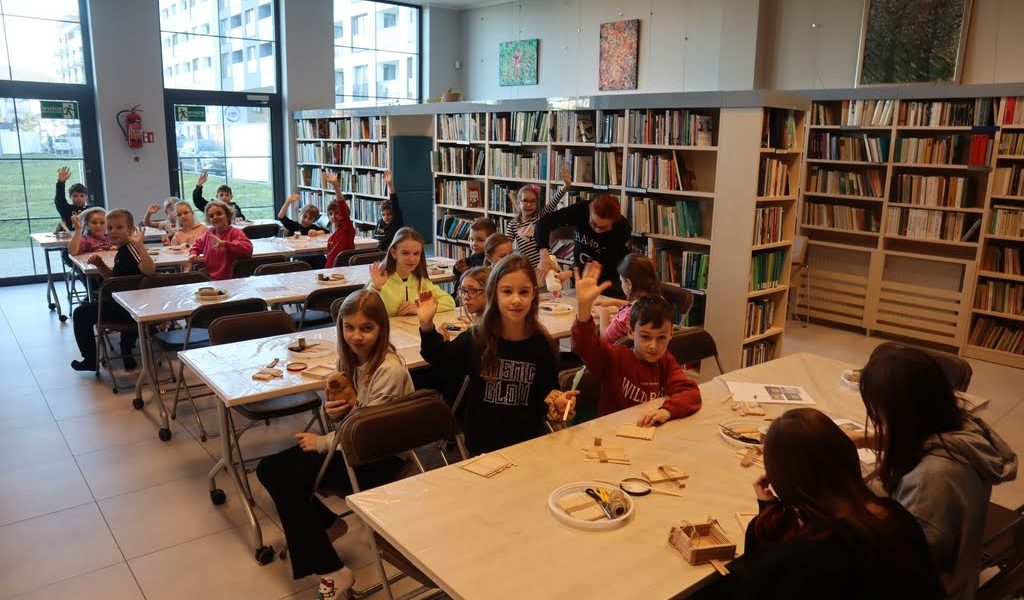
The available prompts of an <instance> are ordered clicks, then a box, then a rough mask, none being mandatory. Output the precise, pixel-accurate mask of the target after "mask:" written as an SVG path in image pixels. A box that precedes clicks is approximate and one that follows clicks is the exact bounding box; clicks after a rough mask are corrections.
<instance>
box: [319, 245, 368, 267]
mask: <svg viewBox="0 0 1024 600" xmlns="http://www.w3.org/2000/svg"><path fill="white" fill-rule="evenodd" d="M367 252H376V250H373V249H371V248H353V249H352V250H342V251H341V252H339V253H338V255H337V256H335V257H334V264H333V265H330V266H332V267H347V266H348V261H349V259H351V258H352V257H353V256H355V255H357V254H366V253H367Z"/></svg>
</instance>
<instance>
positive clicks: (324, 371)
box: [301, 346, 336, 379]
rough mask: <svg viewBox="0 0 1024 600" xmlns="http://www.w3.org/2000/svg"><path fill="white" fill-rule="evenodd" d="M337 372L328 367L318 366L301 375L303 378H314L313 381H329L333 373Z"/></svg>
mask: <svg viewBox="0 0 1024 600" xmlns="http://www.w3.org/2000/svg"><path fill="white" fill-rule="evenodd" d="M307 347H308V346H307ZM335 372H336V371H335V370H334V369H332V368H330V367H328V366H324V365H317V366H315V367H310V368H308V369H306V370H305V371H303V372H302V373H301V375H302V376H303V377H312V378H313V379H327V378H328V377H330V376H331V374H332V373H335Z"/></svg>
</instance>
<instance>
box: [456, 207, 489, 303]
mask: <svg viewBox="0 0 1024 600" xmlns="http://www.w3.org/2000/svg"><path fill="white" fill-rule="evenodd" d="M497 232H498V227H497V226H496V225H495V224H494V221H492V220H490V219H488V218H487V217H480V218H479V219H476V220H475V221H473V222H472V223H470V225H469V252H470V254H469V256H468V257H467V258H460V259H459V260H457V261H455V266H454V267H452V275H454V276H455V289H454V291H452V295H453V296H455V297H458V296H459V282H461V281H462V274H463V273H465V272H466V271H468V270H470V269H472V268H473V267H482V266H484V260H485V259H486V255H485V254H484V246H485V245H486V244H487V238H489V237H491V236H492V235H494V234H495V233H497Z"/></svg>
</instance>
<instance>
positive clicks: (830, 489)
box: [708, 408, 943, 600]
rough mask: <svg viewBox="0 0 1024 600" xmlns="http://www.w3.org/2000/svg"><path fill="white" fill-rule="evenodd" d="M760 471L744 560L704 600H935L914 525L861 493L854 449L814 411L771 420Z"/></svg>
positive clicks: (933, 580) (933, 578)
mask: <svg viewBox="0 0 1024 600" xmlns="http://www.w3.org/2000/svg"><path fill="white" fill-rule="evenodd" d="M764 466H765V472H766V474H765V475H762V476H761V477H760V478H758V480H757V481H756V482H755V483H754V494H755V496H756V497H757V501H758V505H759V506H760V512H759V513H758V515H757V516H756V517H755V518H754V519H753V520H752V521H751V522H750V525H748V526H747V534H746V544H745V550H744V556H743V558H742V559H740V560H739V561H736V562H734V563H733V564H732V565H730V567H731V570H732V571H733V574H732V575H730V576H729V577H727V578H726V579H724V580H722V581H721V584H720V585H718V586H716V588H717V589H715V590H714V591H715V592H716V593H715V594H708V595H709V596H711V595H713V596H722V597H732V598H757V599H758V600H762V599H766V598H767V599H771V598H779V599H782V598H786V599H788V598H839V599H846V598H849V599H854V598H857V599H859V598H922V599H924V598H928V599H931V598H941V597H943V592H942V587H941V585H940V584H939V580H938V574H937V573H936V571H935V567H934V566H933V565H932V563H931V560H930V557H929V556H928V546H927V543H926V542H925V539H924V536H923V535H922V534H921V530H920V528H919V527H918V526H917V523H916V522H915V521H914V518H913V517H912V516H911V515H910V514H909V513H908V512H907V511H906V510H905V509H904V508H903V507H902V506H900V505H899V503H897V502H894V501H893V500H890V499H888V498H879V497H878V496H876V495H875V494H874V493H872V492H871V490H869V489H868V487H867V486H866V485H865V484H864V480H863V478H862V477H861V471H860V460H859V459H858V458H857V450H856V448H855V447H854V445H853V443H851V442H850V440H849V439H848V438H847V437H846V436H845V435H844V434H843V432H842V430H841V429H839V427H838V426H837V425H836V424H835V423H834V422H833V421H832V419H830V418H829V417H827V416H825V415H824V414H823V413H821V412H820V411H818V410H815V409H813V408H795V409H793V410H790V411H787V412H786V413H784V414H783V415H782V416H781V417H779V418H778V419H775V421H773V422H772V424H771V427H769V428H768V434H767V436H766V437H765V444H764ZM769 484H770V485H771V488H772V489H774V493H772V489H770V488H769ZM730 592H731V593H730Z"/></svg>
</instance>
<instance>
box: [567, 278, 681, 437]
mask: <svg viewBox="0 0 1024 600" xmlns="http://www.w3.org/2000/svg"><path fill="white" fill-rule="evenodd" d="M600 276H601V265H600V264H599V263H596V262H592V263H588V264H587V265H586V266H585V267H584V268H583V276H582V277H581V276H580V274H579V271H578V270H577V272H576V299H577V302H578V303H579V306H578V310H577V312H576V320H575V321H574V322H573V324H572V351H573V352H575V353H576V354H578V355H579V356H580V358H582V359H583V362H584V364H586V366H587V369H589V370H590V372H591V373H594V374H595V375H596V376H597V377H599V378H600V380H601V399H600V401H599V403H598V408H597V412H598V415H600V416H604V415H607V414H609V413H613V412H615V411H617V410H622V409H624V408H629V407H630V406H635V405H636V404H639V403H642V402H647V401H649V400H655V399H657V398H664V400H663V401H662V402H661V403H660V406H659V407H658V408H654V409H651V410H648V411H647V412H645V413H644V414H643V415H641V416H640V418H639V419H638V420H637V423H636V424H637V425H639V426H640V427H651V426H654V425H659V424H661V423H664V422H665V421H668V420H669V419H678V418H681V417H686V416H688V415H691V414H693V413H695V412H697V411H698V410H700V405H701V399H700V389H698V388H697V384H696V383H694V381H693V380H692V379H690V378H689V377H687V376H686V374H685V373H684V372H683V369H682V368H681V367H680V366H679V364H678V363H676V360H675V358H673V357H672V355H671V354H668V352H667V350H668V342H669V339H671V337H672V318H673V316H674V315H675V309H673V308H672V305H671V304H669V303H668V302H667V301H666V300H665V299H664V298H662V297H661V296H656V295H651V296H645V297H643V298H640V299H639V300H637V301H636V302H635V303H634V304H633V308H632V309H631V311H630V319H629V321H630V328H631V329H632V338H633V347H632V348H628V347H626V346H619V345H615V344H609V343H607V342H603V341H601V340H600V339H599V338H598V337H597V328H596V327H595V325H594V319H593V318H592V317H591V315H590V310H591V308H592V307H593V305H594V300H596V299H597V297H598V296H600V295H601V292H603V291H604V290H606V289H608V288H609V287H610V286H611V282H609V281H605V282H604V283H600V284H599V283H598V279H599V278H600Z"/></svg>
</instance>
